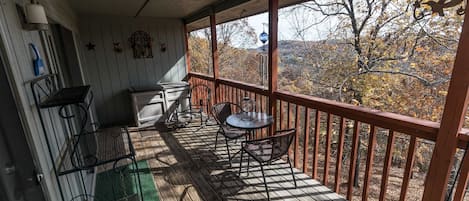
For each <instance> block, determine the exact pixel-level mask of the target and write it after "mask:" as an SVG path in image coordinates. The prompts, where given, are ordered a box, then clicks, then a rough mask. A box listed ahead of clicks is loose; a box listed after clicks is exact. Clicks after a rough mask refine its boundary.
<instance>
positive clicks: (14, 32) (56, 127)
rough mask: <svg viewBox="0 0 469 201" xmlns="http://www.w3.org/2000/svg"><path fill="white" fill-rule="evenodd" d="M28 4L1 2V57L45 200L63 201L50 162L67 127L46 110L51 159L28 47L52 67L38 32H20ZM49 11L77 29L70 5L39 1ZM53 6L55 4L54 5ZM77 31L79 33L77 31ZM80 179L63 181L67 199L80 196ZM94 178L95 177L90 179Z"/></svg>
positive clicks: (24, 0) (11, 0) (20, 0)
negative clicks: (22, 9)
mask: <svg viewBox="0 0 469 201" xmlns="http://www.w3.org/2000/svg"><path fill="white" fill-rule="evenodd" d="M27 2H29V1H27V0H2V1H1V2H0V54H1V56H2V58H3V59H4V60H5V63H6V65H7V66H6V72H7V74H8V77H9V80H10V83H11V85H12V88H13V89H12V90H13V91H14V93H15V97H14V98H15V100H16V102H17V104H18V108H19V110H20V116H21V117H22V120H23V122H22V123H23V124H24V127H25V131H26V132H27V134H26V135H27V138H28V143H29V145H30V146H31V149H32V150H33V152H34V153H32V154H33V156H34V158H35V164H36V165H37V166H38V167H37V168H39V170H40V171H41V172H43V173H44V176H45V180H44V182H43V185H42V186H43V188H44V191H45V194H46V196H47V197H48V198H49V199H50V200H60V195H59V193H58V187H57V184H56V181H55V177H54V174H53V171H52V163H51V161H52V160H54V161H56V160H57V159H58V156H59V150H60V149H61V148H63V145H64V143H65V134H64V133H65V125H66V123H65V122H64V121H62V120H61V119H60V118H59V117H58V115H57V109H50V110H44V111H43V115H44V117H45V120H46V122H45V124H46V129H47V133H48V136H49V137H52V136H53V133H56V134H57V136H58V137H57V138H56V141H54V143H53V144H52V152H53V159H51V158H49V155H48V151H47V146H46V142H45V138H44V134H43V133H42V128H41V125H40V121H39V117H38V114H37V112H36V108H35V106H34V101H33V97H32V93H31V90H30V87H29V84H28V81H29V80H31V79H33V78H34V74H33V68H32V58H33V54H32V52H31V50H30V48H29V43H34V44H35V45H36V46H38V48H39V50H40V52H41V55H42V56H43V59H45V61H46V66H47V67H49V66H50V65H49V64H50V61H49V60H47V56H46V55H47V54H46V53H47V52H46V51H45V50H46V49H45V46H44V43H43V41H42V38H41V34H40V33H39V32H38V31H24V30H22V29H21V25H20V22H19V18H18V15H17V12H16V8H15V3H18V4H20V5H24V4H25V3H27ZM40 2H41V3H42V4H43V5H45V7H46V12H47V13H48V14H49V16H50V17H51V18H52V19H55V21H58V22H61V23H63V25H64V26H66V27H68V28H70V29H74V27H76V23H74V15H73V13H71V12H69V11H70V10H71V9H70V7H69V6H68V3H66V2H65V1H62V2H61V3H58V2H59V1H58V0H49V1H40ZM51 3H54V5H52V4H51ZM75 30H76V29H75ZM77 176H78V175H77V174H70V175H67V176H63V177H61V183H62V188H63V189H64V193H65V199H66V200H70V199H71V198H72V196H73V195H78V194H79V193H81V192H80V190H79V189H80V188H79V183H78V177H77ZM88 176H89V178H91V176H92V175H88Z"/></svg>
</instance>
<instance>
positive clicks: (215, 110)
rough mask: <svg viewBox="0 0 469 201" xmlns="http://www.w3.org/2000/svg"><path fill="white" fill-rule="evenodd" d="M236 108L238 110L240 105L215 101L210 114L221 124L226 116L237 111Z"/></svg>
mask: <svg viewBox="0 0 469 201" xmlns="http://www.w3.org/2000/svg"><path fill="white" fill-rule="evenodd" d="M238 110H240V107H239V106H238V105H236V104H234V103H230V102H223V103H217V104H215V105H213V107H212V115H213V117H215V120H216V121H217V123H218V124H219V125H223V124H225V122H226V118H228V116H230V115H231V114H233V112H239V111H238Z"/></svg>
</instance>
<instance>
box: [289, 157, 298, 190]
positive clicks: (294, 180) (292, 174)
mask: <svg viewBox="0 0 469 201" xmlns="http://www.w3.org/2000/svg"><path fill="white" fill-rule="evenodd" d="M287 161H288V165H289V166H290V171H291V176H292V177H293V182H294V183H295V188H297V186H296V179H295V173H294V172H293V168H292V165H291V162H290V156H288V157H287Z"/></svg>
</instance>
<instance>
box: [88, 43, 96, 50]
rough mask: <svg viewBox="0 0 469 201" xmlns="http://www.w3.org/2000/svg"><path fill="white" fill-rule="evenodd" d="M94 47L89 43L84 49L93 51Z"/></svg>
mask: <svg viewBox="0 0 469 201" xmlns="http://www.w3.org/2000/svg"><path fill="white" fill-rule="evenodd" d="M95 47H96V45H95V44H93V43H91V42H89V43H88V44H86V48H88V50H94V48H95Z"/></svg>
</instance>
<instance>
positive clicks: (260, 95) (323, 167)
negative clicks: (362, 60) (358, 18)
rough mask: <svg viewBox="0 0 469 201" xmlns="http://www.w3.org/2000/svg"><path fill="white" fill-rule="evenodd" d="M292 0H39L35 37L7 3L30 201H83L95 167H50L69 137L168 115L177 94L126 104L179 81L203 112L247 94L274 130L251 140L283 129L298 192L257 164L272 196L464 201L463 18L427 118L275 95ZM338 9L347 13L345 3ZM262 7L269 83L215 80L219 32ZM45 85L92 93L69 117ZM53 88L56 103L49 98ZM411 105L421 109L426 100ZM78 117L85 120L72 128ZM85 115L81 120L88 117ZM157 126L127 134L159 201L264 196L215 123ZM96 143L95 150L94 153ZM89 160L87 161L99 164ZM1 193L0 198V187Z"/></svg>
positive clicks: (10, 78) (0, 48)
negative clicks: (200, 34)
mask: <svg viewBox="0 0 469 201" xmlns="http://www.w3.org/2000/svg"><path fill="white" fill-rule="evenodd" d="M33 2H35V3H37V2H36V1H33ZM301 2H304V1H300V0H199V1H193V0H178V1H176V0H158V1H156V0H155V1H150V0H145V1H144V0H141V1H138V2H137V1H135V2H134V1H122V0H120V1H113V0H107V1H105V0H100V1H97V0H74V1H71V2H68V1H58V0H39V3H41V4H43V5H44V7H45V8H46V11H47V13H48V15H47V18H51V22H50V23H49V24H47V23H46V24H43V25H44V26H48V27H49V30H44V29H40V30H39V31H38V30H29V29H27V27H26V28H25V27H23V26H24V23H26V22H23V19H20V16H22V15H21V14H24V13H22V12H21V11H22V9H23V8H22V6H23V5H25V4H28V5H29V1H26V0H3V1H2V3H0V16H2V18H0V60H1V62H0V65H2V66H0V67H2V69H5V70H4V71H5V73H3V71H0V74H2V73H3V74H4V75H5V78H4V79H3V81H5V82H6V84H5V83H4V84H3V85H4V88H6V89H8V95H9V96H8V97H9V98H10V99H11V102H12V103H11V105H14V106H16V107H18V109H16V108H15V111H13V112H9V113H8V114H7V113H5V114H6V115H5V116H7V117H8V116H11V115H10V113H17V114H15V115H18V116H19V117H18V122H16V123H15V125H14V126H12V125H13V124H12V125H8V126H9V127H16V128H22V129H24V131H23V130H21V131H20V132H21V133H22V135H24V136H23V137H24V139H20V140H21V141H22V143H23V144H24V147H29V148H30V149H31V151H29V150H26V149H25V150H21V151H23V152H24V153H25V154H27V155H28V156H30V158H32V159H31V160H28V161H30V162H31V161H33V162H34V164H32V163H33V162H31V164H30V165H25V166H28V168H30V169H27V170H25V171H24V172H27V174H26V173H25V174H24V175H21V176H23V177H24V178H22V179H23V182H24V183H27V184H31V183H32V182H36V180H34V181H33V179H31V176H30V175H31V174H30V173H31V172H33V171H34V173H35V174H36V173H38V172H36V170H40V171H39V173H38V174H37V175H35V176H37V177H38V179H37V182H36V183H34V184H31V185H30V186H33V185H34V187H35V188H37V189H39V190H38V192H40V193H39V194H41V195H43V196H42V197H45V198H47V199H39V200H41V201H42V200H53V201H55V200H61V201H68V200H77V199H78V198H83V199H82V200H89V198H88V197H93V195H92V194H93V193H94V191H95V189H96V188H95V185H96V183H97V182H96V181H97V179H96V178H97V174H99V173H100V171H101V170H99V168H97V166H94V165H95V164H94V165H93V167H91V166H80V168H77V169H76V171H75V170H74V171H73V172H70V173H67V174H64V175H60V174H58V172H57V169H56V168H57V167H56V165H57V164H60V163H61V162H62V160H63V159H64V158H65V159H70V160H72V161H73V160H75V159H74V158H73V157H74V156H71V157H63V156H64V153H65V152H66V150H68V148H69V147H70V146H71V145H72V144H73V150H75V149H77V150H79V149H82V147H81V146H82V144H79V143H78V142H73V139H74V137H75V136H80V135H81V134H83V133H86V132H85V131H86V130H87V129H90V130H93V131H94V130H99V128H98V127H99V126H98V125H99V124H98V122H101V123H103V122H104V123H103V124H105V125H106V126H103V127H107V126H116V125H118V126H119V127H121V126H125V127H127V126H134V125H133V123H137V125H138V124H139V123H140V122H138V121H137V122H134V120H137V119H138V117H139V115H140V114H143V113H152V114H153V113H158V115H159V116H158V117H157V118H160V117H162V116H163V117H166V116H165V115H168V114H169V113H170V112H168V111H166V109H167V108H170V106H171V104H174V102H176V101H177V99H178V98H180V97H176V98H175V99H172V100H170V101H173V102H172V103H171V104H170V103H169V102H170V101H168V100H166V99H164V97H166V95H165V93H166V92H165V91H164V90H163V88H160V89H159V90H160V91H158V92H156V93H154V94H152V93H153V92H150V93H148V94H147V93H146V92H148V91H144V92H142V93H143V99H142V101H141V102H140V103H143V104H142V105H144V106H146V105H152V106H155V107H153V108H150V109H148V108H147V109H148V110H145V108H143V107H142V108H138V107H135V104H133V103H131V99H132V98H133V97H132V98H129V96H132V95H133V94H132V93H133V92H131V91H132V90H133V89H136V88H148V86H150V88H151V87H153V88H154V87H155V85H157V84H161V83H168V82H181V81H184V82H187V83H189V84H190V86H195V85H204V86H206V87H207V88H209V89H210V92H211V93H207V92H206V91H191V92H190V93H192V101H193V103H195V104H196V103H198V101H199V100H201V99H206V98H207V97H209V98H210V99H209V100H210V101H208V103H207V105H208V108H211V106H213V105H215V104H217V103H221V102H231V103H236V104H240V103H241V101H242V99H243V98H244V97H249V98H250V99H251V100H254V102H255V109H254V110H255V112H262V113H267V114H269V115H271V116H272V118H273V124H272V125H271V126H270V127H268V128H264V129H262V130H256V132H255V133H254V135H253V138H254V139H261V138H264V137H268V136H272V135H273V133H274V132H275V131H278V130H282V129H289V128H295V129H296V132H295V133H294V138H293V142H292V144H291V146H290V148H289V151H288V156H289V158H290V159H292V164H293V166H294V176H295V178H296V181H297V184H298V185H297V187H296V188H295V186H294V184H293V181H292V177H291V174H290V170H289V165H288V164H287V163H286V161H285V160H278V161H276V162H274V163H273V164H271V165H267V166H265V168H266V169H265V170H266V178H267V182H266V183H267V186H268V189H269V192H270V200H337V201H338V200H363V201H365V200H380V201H384V200H400V201H405V200H417V199H420V200H425V201H442V200H445V199H447V200H455V201H462V200H468V199H469V195H468V193H466V192H467V189H468V188H467V183H468V181H469V159H467V158H465V155H466V151H467V150H468V149H469V130H468V129H466V128H464V124H465V118H467V116H468V104H469V79H468V77H469V68H468V64H469V48H468V47H469V15H467V14H466V16H465V17H464V18H465V21H464V24H463V25H462V28H461V37H460V39H459V46H458V50H457V54H456V57H455V62H454V68H453V69H452V74H451V77H450V78H449V79H448V80H449V83H450V84H449V88H448V90H447V91H446V92H445V100H446V102H445V106H444V111H442V117H441V118H440V119H439V121H438V122H437V121H429V120H423V119H419V118H414V117H410V116H406V115H400V114H396V113H392V112H383V111H378V110H375V109H371V108H366V107H361V106H357V105H352V104H348V103H343V102H338V101H333V100H329V99H324V98H319V97H313V96H309V95H304V94H298V93H292V92H288V91H283V90H281V89H279V85H281V83H280V82H279V63H280V61H279V60H280V59H279V44H278V42H279V27H278V25H279V24H278V21H279V10H281V9H282V8H284V7H286V6H290V5H294V4H299V3H301ZM343 2H346V1H343ZM371 2H378V1H374V0H373V1H369V0H366V3H368V4H369V5H371ZM418 2H420V1H418ZM430 2H432V1H430ZM348 3H349V4H350V5H351V7H352V9H351V10H352V12H354V11H353V3H354V1H353V0H349V1H348ZM439 3H440V4H444V3H447V1H445V0H443V1H439ZM69 4H70V5H69ZM326 4H327V3H326ZM335 4H337V5H341V4H344V5H345V4H347V3H342V2H339V3H334V4H333V5H335ZM465 4H467V2H466V3H465ZM410 6H411V4H409V7H408V8H410ZM440 6H443V5H440ZM461 9H462V7H461ZM23 10H24V9H23ZM465 11H469V7H467V6H466V8H465ZM264 12H265V13H266V14H267V15H266V16H268V19H266V22H268V23H266V24H268V25H267V26H268V32H269V35H268V41H269V42H268V45H266V47H268V50H266V51H265V55H264V56H265V59H263V61H262V63H264V64H265V67H266V69H265V71H266V72H264V74H265V78H266V83H263V84H262V85H263V86H260V85H256V84H249V83H243V82H241V81H239V80H232V79H228V78H224V77H223V76H220V69H221V68H220V61H219V60H220V53H219V52H218V50H219V49H218V45H220V44H219V42H218V40H217V25H219V24H221V23H225V22H231V21H233V20H236V19H239V18H244V17H249V16H252V15H255V14H259V13H264ZM459 12H462V11H459ZM462 13H463V12H462ZM44 18H46V17H44ZM46 21H47V20H46ZM200 29H206V30H207V31H206V32H205V34H206V35H207V38H210V41H209V42H208V43H207V46H208V47H206V49H207V50H209V51H208V52H210V56H209V57H207V58H206V59H207V60H210V61H209V62H207V66H206V67H207V69H208V70H207V74H201V73H197V72H194V71H193V69H192V70H191V54H193V53H196V52H191V51H190V48H189V37H190V32H191V31H196V30H200ZM266 31H267V30H266ZM136 38H139V39H140V40H136ZM351 38H353V37H351ZM132 41H133V42H132ZM142 42H144V43H142ZM36 46H37V47H38V48H39V51H40V52H41V53H42V55H44V60H45V62H44V63H46V64H47V65H46V68H47V69H45V70H44V73H43V74H42V75H41V74H40V73H36V72H35V70H36V68H39V66H35V67H33V66H32V65H31V64H32V62H31V61H32V60H34V59H35V62H39V61H36V60H38V59H39V58H37V57H38V55H39V54H37V56H36V57H34V55H32V54H31V50H30V48H33V49H34V50H35V48H36ZM136 47H137V48H136ZM220 49H221V48H220ZM336 51H339V50H336ZM422 51H431V49H430V50H424V49H422ZM263 58H264V57H263ZM354 58H355V57H354ZM41 62H42V61H41ZM3 63H5V65H4V64H3ZM204 65H205V64H204ZM194 66H195V65H194ZM3 67H4V68H3ZM360 71H361V70H359V72H357V73H360ZM401 73H402V72H401ZM48 76H54V77H55V76H57V78H56V79H57V82H59V83H58V84H56V86H55V85H54V87H61V88H62V89H63V88H67V87H77V86H84V85H86V86H87V87H88V88H90V90H91V91H92V94H93V97H95V99H93V101H94V102H93V103H90V104H88V106H87V107H86V109H85V110H84V112H82V113H80V114H79V115H76V116H74V115H69V116H67V115H65V116H64V115H63V113H61V112H64V111H65V112H70V113H73V112H74V108H73V106H70V107H69V104H67V105H65V104H64V105H62V106H61V108H60V109H58V108H56V107H55V106H54V108H53V107H52V106H51V107H50V108H49V107H47V108H40V107H39V106H38V104H37V103H38V100H36V97H35V95H34V94H32V92H31V91H34V90H31V88H32V87H31V88H30V85H29V83H31V81H32V80H36V79H38V78H41V77H48ZM262 76H264V75H262ZM262 79H264V78H262ZM263 81H264V80H263ZM187 83H185V84H187ZM3 85H2V86H3ZM46 86H47V87H50V83H49V82H46ZM41 90H43V91H44V89H41ZM136 91H138V90H136ZM155 91H156V90H155ZM49 92H50V94H54V95H56V93H55V92H56V91H55V90H54V91H52V90H51V91H49ZM140 92H141V91H140ZM50 94H49V95H50ZM87 94H88V93H87ZM176 94H177V93H176ZM86 97H87V96H84V97H83V98H84V99H85V98H86ZM183 98H184V97H183ZM35 102H36V104H34V103H35ZM136 102H138V101H136ZM140 103H139V104H140ZM168 105H169V106H168ZM174 105H177V104H174ZM167 106H168V107H167ZM7 107H8V105H7ZM176 107H178V106H174V107H173V108H172V109H174V108H176ZM420 107H423V108H424V109H431V108H429V106H426V105H422V106H420ZM12 108H13V107H12ZM64 108H65V109H64ZM140 109H141V110H140ZM131 110H132V111H131ZM208 110H209V109H208ZM204 112H206V113H208V112H209V111H204ZM81 115H82V116H86V118H84V119H85V121H84V123H82V124H83V125H81V124H80V122H78V121H76V122H74V120H71V119H72V118H73V117H79V116H81ZM5 116H2V117H5ZM154 116H157V115H154ZM88 117H89V119H90V121H86V120H88V119H87V118H88ZM133 117H134V119H133ZM8 118H9V117H8ZM8 118H4V119H8ZM155 119H156V117H155ZM155 119H152V121H151V123H150V126H147V125H145V126H139V127H129V132H130V137H131V139H132V144H133V147H134V148H135V153H136V156H135V158H134V156H133V155H132V157H131V159H136V160H138V161H139V162H146V163H147V166H148V169H147V170H149V171H150V172H151V175H152V176H153V179H154V184H155V186H156V188H157V192H158V195H159V197H160V200H162V201H166V200H169V201H172V200H207V201H212V200H267V199H268V198H267V194H266V191H265V187H264V181H263V177H262V175H261V171H260V166H259V165H258V164H257V163H256V162H255V161H254V160H251V167H250V169H249V172H248V171H247V162H244V163H243V168H242V169H241V171H240V168H239V167H240V156H239V154H238V155H236V156H235V157H234V159H233V160H232V163H230V162H229V160H228V153H227V150H226V148H225V146H224V145H225V142H224V140H220V138H219V140H218V145H219V146H217V149H215V136H216V132H217V130H218V125H216V124H215V123H214V122H213V121H210V123H209V124H208V125H205V126H199V124H198V123H197V122H195V123H192V124H189V125H187V126H186V127H182V128H177V129H170V128H167V127H165V126H164V125H160V124H158V123H156V124H152V123H154V122H153V120H155ZM2 120H3V119H2ZM20 120H21V121H20ZM145 120H146V119H145ZM156 121H160V122H164V121H165V119H156ZM85 124H86V125H85ZM0 131H2V132H3V128H0ZM1 134H3V133H1ZM10 135H12V136H14V135H16V133H12V134H10ZM0 137H1V136H0ZM220 137H221V138H223V136H220ZM49 139H50V140H51V143H49ZM72 142H73V143H72ZM233 142H235V143H230V149H231V150H232V153H235V152H237V151H238V150H240V141H237V142H236V141H235V140H233ZM90 144H92V143H90ZM129 144H130V143H129ZM422 144H425V146H426V148H427V149H426V150H425V151H426V152H425V153H427V154H428V155H426V156H420V157H419V158H424V159H425V160H424V161H423V162H422V163H425V164H426V165H428V167H425V168H422V169H425V172H424V173H423V172H422V173H420V172H418V173H416V171H415V169H416V168H415V164H416V163H415V160H416V158H417V157H416V155H417V154H420V153H419V151H418V147H419V146H421V145H422ZM14 145H15V146H16V144H14ZM85 145H86V146H87V145H88V144H86V143H85ZM85 145H83V146H85ZM15 146H10V147H13V148H16V147H15ZM91 146H93V145H91ZM97 146H98V145H97ZM4 147H7V148H9V147H8V146H4ZM18 147H20V146H18ZM77 147H79V148H77ZM87 148H88V147H87ZM92 148H95V149H98V150H99V146H98V147H92ZM129 149H130V148H129ZM90 150H91V149H90ZM123 150H124V149H123ZM123 150H113V149H111V151H115V152H119V151H123ZM377 150H379V151H377ZM92 151H93V150H91V151H90V153H91V152H92ZM73 152H74V151H73ZM463 152H464V154H462V153H463ZM93 154H94V153H91V154H90V155H91V157H90V158H93V157H95V155H93ZM395 154H399V155H400V156H402V157H401V159H400V160H401V161H398V164H397V165H396V164H394V163H393V162H394V161H393V160H394V155H395ZM82 156H85V155H82ZM88 156H89V155H88ZM77 158H78V159H77V160H81V159H82V158H80V156H78V157H77ZM83 158H86V157H83ZM21 159H24V158H21ZM88 159H89V158H88ZM119 160H120V159H119ZM135 163H137V162H135ZM115 164H117V162H116V163H115ZM135 166H137V165H135ZM10 170H11V169H10ZM13 170H14V166H13ZM142 171H145V170H142ZM0 176H1V175H0ZM0 179H2V177H0ZM28 182H29V183H28ZM0 184H3V183H0ZM0 187H2V188H0V192H2V190H3V186H2V185H0ZM28 187H29V186H28ZM62 188H63V189H62ZM9 190H10V189H9ZM12 192H13V191H10V192H9V193H10V194H11V195H10V197H13V196H12V195H13V193H12ZM140 192H141V191H140ZM15 193H16V191H15ZM21 193H23V194H25V195H26V194H27V193H28V192H26V190H25V192H21ZM0 194H2V193H0ZM1 196H2V195H0V199H1V198H2V197H1ZM80 196H82V197H80ZM87 196H88V197H87ZM32 197H34V196H32ZM16 200H17V199H15V201H16ZM27 201H29V200H27ZM145 201H148V200H145Z"/></svg>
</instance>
